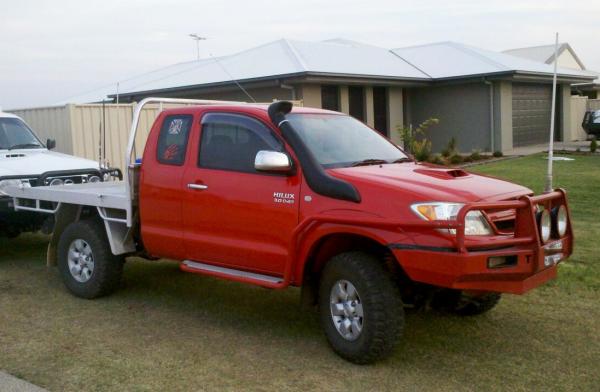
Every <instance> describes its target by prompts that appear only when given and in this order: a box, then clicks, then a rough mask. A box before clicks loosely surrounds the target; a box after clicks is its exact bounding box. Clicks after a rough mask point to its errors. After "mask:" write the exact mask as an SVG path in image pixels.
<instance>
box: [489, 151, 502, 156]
mask: <svg viewBox="0 0 600 392" xmlns="http://www.w3.org/2000/svg"><path fill="white" fill-rule="evenodd" d="M492 155H493V157H494V158H500V157H501V156H503V155H504V154H502V151H494V153H493V154H492Z"/></svg>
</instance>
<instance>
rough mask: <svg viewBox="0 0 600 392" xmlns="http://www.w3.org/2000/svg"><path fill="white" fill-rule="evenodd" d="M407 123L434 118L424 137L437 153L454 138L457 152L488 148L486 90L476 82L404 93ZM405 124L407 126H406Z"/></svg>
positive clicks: (487, 103)
mask: <svg viewBox="0 0 600 392" xmlns="http://www.w3.org/2000/svg"><path fill="white" fill-rule="evenodd" d="M408 91H409V92H408V100H409V104H408V111H409V124H412V125H413V127H416V126H418V125H419V124H420V123H422V122H423V121H425V120H427V119H429V118H432V117H433V118H437V119H439V120H440V122H439V124H437V125H433V126H432V127H431V128H430V129H429V131H428V133H427V137H428V138H429V140H431V142H432V148H433V151H434V152H439V151H441V150H442V149H444V147H445V146H446V145H447V144H448V141H449V140H450V139H451V138H452V137H454V138H455V139H456V141H457V147H458V149H459V150H460V151H461V152H465V153H467V152H471V151H472V150H487V149H489V148H490V91H489V86H488V85H486V84H484V83H482V82H479V83H470V84H456V85H445V86H437V87H427V88H412V89H410V90H408ZM409 124H407V125H409Z"/></svg>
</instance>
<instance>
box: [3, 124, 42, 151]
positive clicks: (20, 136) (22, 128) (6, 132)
mask: <svg viewBox="0 0 600 392" xmlns="http://www.w3.org/2000/svg"><path fill="white" fill-rule="evenodd" d="M42 147H44V146H43V145H42V143H40V141H39V140H38V138H37V137H36V136H35V135H34V134H33V132H32V131H31V129H29V127H28V126H27V125H26V124H25V123H24V122H23V121H21V120H19V119H18V118H13V117H0V150H11V149H16V148H42Z"/></svg>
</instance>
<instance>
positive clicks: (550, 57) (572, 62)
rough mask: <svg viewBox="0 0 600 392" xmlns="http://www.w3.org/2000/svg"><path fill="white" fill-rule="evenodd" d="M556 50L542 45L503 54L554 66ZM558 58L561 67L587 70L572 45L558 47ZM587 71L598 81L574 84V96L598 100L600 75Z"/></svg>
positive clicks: (564, 43) (550, 46) (511, 50)
mask: <svg viewBox="0 0 600 392" xmlns="http://www.w3.org/2000/svg"><path fill="white" fill-rule="evenodd" d="M554 49H555V48H554V45H541V46H531V47H527V48H518V49H508V50H505V51H504V52H503V53H506V54H510V55H512V56H517V57H522V58H524V59H529V60H533V61H538V62H541V63H545V64H552V63H553V62H554ZM557 58H558V62H557V64H558V66H559V67H562V68H571V69H575V70H579V71H585V70H587V69H586V67H585V65H583V63H582V62H581V60H580V59H579V57H578V56H577V54H576V53H575V51H574V50H573V48H572V47H571V45H569V44H568V43H566V42H563V43H560V44H559V45H558V50H557ZM587 71H588V72H589V73H591V74H592V75H596V79H595V80H593V81H591V82H586V83H575V84H573V85H572V86H571V88H572V92H573V94H577V95H582V96H586V97H588V98H591V99H597V98H599V96H598V90H600V73H599V72H596V71H592V70H587Z"/></svg>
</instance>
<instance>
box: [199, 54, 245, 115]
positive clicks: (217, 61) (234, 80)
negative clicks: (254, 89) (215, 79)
mask: <svg viewBox="0 0 600 392" xmlns="http://www.w3.org/2000/svg"><path fill="white" fill-rule="evenodd" d="M209 56H210V58H211V59H213V60H215V63H217V65H218V66H219V67H221V69H222V70H223V72H225V73H226V74H227V76H229V77H230V78H231V80H232V81H233V83H235V84H236V85H237V86H238V87H239V88H240V90H242V92H243V93H244V94H246V95H247V96H248V98H250V99H251V100H252V102H254V103H256V99H254V97H253V96H252V95H250V93H249V92H248V91H246V89H245V88H243V87H242V85H241V84H239V83H238V81H237V80H236V79H235V78H234V77H233V76H232V75H231V74H230V73H229V71H227V69H226V68H225V66H223V64H221V62H219V59H218V58H217V57H214V56H213V55H212V53H209Z"/></svg>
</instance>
